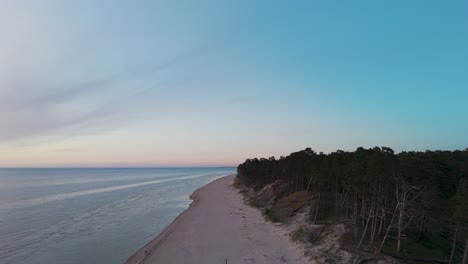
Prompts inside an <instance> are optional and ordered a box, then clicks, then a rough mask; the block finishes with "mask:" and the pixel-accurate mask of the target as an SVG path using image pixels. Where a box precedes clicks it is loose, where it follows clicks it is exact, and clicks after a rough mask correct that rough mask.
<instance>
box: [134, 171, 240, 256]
mask: <svg viewBox="0 0 468 264" xmlns="http://www.w3.org/2000/svg"><path fill="white" fill-rule="evenodd" d="M229 176H235V174H231V175H226V176H222V177H220V178H217V179H215V180H213V181H211V182H209V183H208V184H206V185H203V186H201V187H200V188H198V189H196V190H195V191H193V193H192V194H191V195H190V200H192V202H191V203H190V205H189V207H188V208H187V209H185V210H184V211H182V212H181V213H180V214H179V215H178V216H177V217H176V218H174V220H172V222H171V223H170V224H169V225H168V226H166V227H165V228H164V229H163V230H162V231H161V233H159V234H158V235H157V236H156V237H155V238H153V239H152V240H151V241H149V242H148V243H146V244H145V245H144V246H143V247H141V248H140V249H138V250H137V251H136V252H135V253H133V255H131V256H130V257H129V258H128V259H127V260H126V261H125V264H140V263H143V261H145V259H146V257H148V255H150V254H151V252H152V251H153V250H154V249H156V247H157V246H158V245H159V244H160V243H162V242H164V240H165V239H166V238H167V237H168V236H169V235H170V233H171V230H172V229H173V228H174V227H175V226H176V225H177V223H178V221H180V219H181V218H182V217H183V216H184V215H185V214H187V212H188V211H189V210H191V209H193V206H194V205H195V204H196V203H197V202H198V197H197V194H198V193H199V192H200V190H201V189H203V188H205V187H207V186H209V185H211V184H213V183H214V182H216V181H219V180H221V179H223V178H225V177H229ZM146 250H148V252H146Z"/></svg>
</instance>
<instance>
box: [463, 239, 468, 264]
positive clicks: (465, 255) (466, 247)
mask: <svg viewBox="0 0 468 264" xmlns="http://www.w3.org/2000/svg"><path fill="white" fill-rule="evenodd" d="M467 254H468V238H466V239H465V251H464V252H463V261H462V264H466V260H467V259H466V258H467Z"/></svg>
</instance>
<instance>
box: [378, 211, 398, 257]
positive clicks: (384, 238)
mask: <svg viewBox="0 0 468 264" xmlns="http://www.w3.org/2000/svg"><path fill="white" fill-rule="evenodd" d="M399 206H400V204H399V203H397V205H396V206H395V210H393V215H392V220H390V224H389V225H388V227H387V231H386V232H385V236H384V237H383V239H382V243H380V247H379V250H378V252H379V253H380V252H381V251H382V248H383V246H384V244H385V240H387V237H388V234H389V233H390V229H391V228H392V225H393V220H394V219H395V215H396V212H397V210H398V207H399Z"/></svg>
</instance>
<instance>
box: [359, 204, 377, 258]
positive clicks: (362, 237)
mask: <svg viewBox="0 0 468 264" xmlns="http://www.w3.org/2000/svg"><path fill="white" fill-rule="evenodd" d="M373 209H374V207H371V209H370V210H369V216H368V217H367V222H366V227H364V232H363V233H362V236H361V241H359V244H358V246H357V249H359V248H360V247H361V244H362V241H364V237H365V236H366V232H367V227H368V226H369V222H370V218H371V214H372V211H373Z"/></svg>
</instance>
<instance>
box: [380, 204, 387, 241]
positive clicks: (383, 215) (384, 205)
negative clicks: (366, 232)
mask: <svg viewBox="0 0 468 264" xmlns="http://www.w3.org/2000/svg"><path fill="white" fill-rule="evenodd" d="M386 215H387V206H386V204H385V201H384V202H383V205H382V216H381V218H380V225H379V232H378V234H379V236H381V235H382V233H383V230H384V228H385V216H386Z"/></svg>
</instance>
